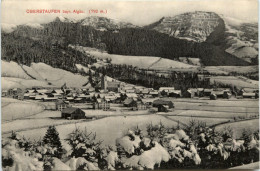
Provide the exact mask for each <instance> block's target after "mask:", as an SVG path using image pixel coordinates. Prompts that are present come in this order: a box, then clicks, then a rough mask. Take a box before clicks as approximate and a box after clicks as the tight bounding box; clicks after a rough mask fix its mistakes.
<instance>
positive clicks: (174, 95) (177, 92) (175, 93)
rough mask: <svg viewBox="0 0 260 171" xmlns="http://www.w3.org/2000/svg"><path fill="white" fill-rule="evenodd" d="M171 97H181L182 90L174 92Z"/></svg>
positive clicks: (170, 94)
mask: <svg viewBox="0 0 260 171" xmlns="http://www.w3.org/2000/svg"><path fill="white" fill-rule="evenodd" d="M168 96H169V97H181V90H173V91H171V92H170V93H169V95H168Z"/></svg>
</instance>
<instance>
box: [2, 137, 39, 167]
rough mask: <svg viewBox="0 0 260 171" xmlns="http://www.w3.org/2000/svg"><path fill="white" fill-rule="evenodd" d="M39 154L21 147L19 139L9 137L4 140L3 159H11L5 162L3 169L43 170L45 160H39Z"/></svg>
mask: <svg viewBox="0 0 260 171" xmlns="http://www.w3.org/2000/svg"><path fill="white" fill-rule="evenodd" d="M37 156H38V154H36V153H34V152H31V151H25V149H24V148H20V147H19V142H18V141H17V140H12V139H8V140H6V141H4V142H2V161H3V162H4V161H11V162H9V163H3V170H6V171H13V170H15V171H16V170H17V171H25V170H28V171H30V170H31V171H32V170H43V162H41V161H39V160H38V157H37Z"/></svg>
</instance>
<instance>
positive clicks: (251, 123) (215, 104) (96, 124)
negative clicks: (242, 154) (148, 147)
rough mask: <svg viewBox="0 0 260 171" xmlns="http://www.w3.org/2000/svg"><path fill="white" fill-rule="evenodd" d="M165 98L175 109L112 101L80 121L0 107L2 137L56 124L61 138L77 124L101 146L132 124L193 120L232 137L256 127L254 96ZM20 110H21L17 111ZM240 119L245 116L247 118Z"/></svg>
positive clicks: (33, 133) (34, 135)
mask: <svg viewBox="0 0 260 171" xmlns="http://www.w3.org/2000/svg"><path fill="white" fill-rule="evenodd" d="M168 99H170V100H172V101H173V102H174V104H175V108H174V110H173V111H171V112H167V113H164V112H158V113H155V114H151V113H149V111H148V110H143V111H128V110H126V109H125V108H124V107H119V106H118V105H117V104H115V105H111V111H102V110H84V111H85V112H86V116H91V117H93V119H81V120H66V119H61V118H60V115H61V113H60V111H50V110H42V111H37V112H38V113H35V114H33V112H30V114H28V115H27V113H21V114H16V113H8V112H6V113H5V110H3V113H2V118H9V120H8V121H4V120H3V121H2V136H3V137H7V136H9V135H10V133H11V132H12V131H16V132H19V133H20V134H21V135H24V136H25V137H27V138H30V139H32V140H33V139H35V140H38V139H40V138H42V137H43V136H44V134H45V132H46V130H47V127H48V126H50V125H56V127H57V130H58V131H59V134H60V137H61V139H65V138H66V136H67V134H68V133H70V132H72V131H73V130H74V129H75V127H79V128H80V129H85V128H86V129H87V130H88V131H90V132H96V134H97V138H98V139H100V140H103V141H104V145H109V144H114V141H115V139H116V138H119V137H120V136H122V134H123V133H124V132H125V131H127V130H128V129H131V128H133V127H136V126H138V127H139V128H141V129H146V126H147V125H148V124H150V123H152V124H158V123H159V122H162V123H163V124H164V125H166V126H170V127H171V126H174V127H176V126H178V125H179V126H180V127H185V126H186V125H188V124H189V123H190V122H191V121H192V120H193V121H196V122H205V123H206V124H207V126H209V127H214V126H216V130H219V131H221V130H222V129H224V128H225V127H230V128H232V129H233V130H234V137H236V138H239V137H240V136H241V133H242V130H243V129H244V128H245V129H251V130H252V131H254V130H258V129H259V125H258V112H259V107H258V102H259V101H258V100H256V99H229V100H224V99H221V100H208V99H205V98H204V99H203V98H202V99H186V98H180V99H176V98H168ZM17 101H18V100H10V99H8V98H2V107H3V109H5V108H6V107H8V106H9V105H11V104H17V103H18V102H17ZM20 103H21V104H24V103H31V104H32V105H36V104H37V105H39V106H41V102H38V103H33V102H31V101H27V102H26V101H20ZM30 109H31V108H30ZM18 111H19V110H18ZM21 112H23V111H22V110H21ZM18 113H19V112H18ZM12 115H15V116H16V118H15V119H12V118H14V117H13V116H12ZM7 116H8V117H7ZM10 118H11V119H10ZM243 118H248V120H245V119H243Z"/></svg>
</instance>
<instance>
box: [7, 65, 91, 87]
mask: <svg viewBox="0 0 260 171" xmlns="http://www.w3.org/2000/svg"><path fill="white" fill-rule="evenodd" d="M87 82H88V77H87V76H81V75H78V74H73V73H71V72H68V71H65V70H62V69H58V68H53V67H51V66H49V65H47V64H44V63H32V65H31V66H30V67H28V66H24V65H18V64H17V63H15V62H6V61H2V89H10V88H17V87H21V88H30V87H32V86H44V87H53V86H57V87H60V86H62V85H63V84H64V83H66V84H67V86H70V87H82V85H83V84H85V83H87Z"/></svg>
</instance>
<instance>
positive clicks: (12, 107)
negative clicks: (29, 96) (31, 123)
mask: <svg viewBox="0 0 260 171" xmlns="http://www.w3.org/2000/svg"><path fill="white" fill-rule="evenodd" d="M6 99H7V98H2V99H1V101H2V102H1V103H2V111H1V114H2V122H4V121H10V120H13V119H18V118H23V117H26V116H30V115H33V114H37V113H40V112H42V111H43V110H44V107H43V106H41V105H38V104H36V103H29V102H23V101H18V100H17V101H10V100H8V99H7V100H6Z"/></svg>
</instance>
